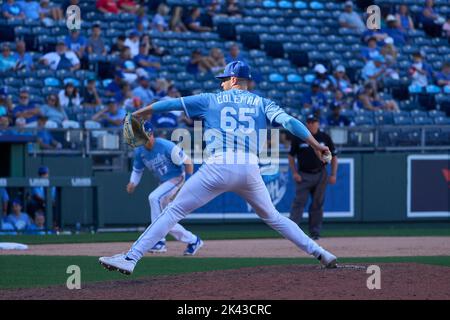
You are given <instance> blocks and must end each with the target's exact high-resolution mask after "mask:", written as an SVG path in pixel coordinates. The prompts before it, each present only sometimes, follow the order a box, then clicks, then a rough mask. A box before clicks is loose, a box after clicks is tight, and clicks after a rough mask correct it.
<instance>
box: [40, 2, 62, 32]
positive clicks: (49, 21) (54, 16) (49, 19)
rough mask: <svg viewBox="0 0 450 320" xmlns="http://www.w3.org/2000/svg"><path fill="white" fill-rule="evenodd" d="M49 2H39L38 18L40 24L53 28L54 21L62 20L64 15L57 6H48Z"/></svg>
mask: <svg viewBox="0 0 450 320" xmlns="http://www.w3.org/2000/svg"><path fill="white" fill-rule="evenodd" d="M49 3H50V1H49V0H41V3H40V7H39V17H40V19H41V21H42V23H43V24H44V25H45V26H47V27H50V26H53V25H54V21H59V20H62V19H63V17H64V15H63V12H62V10H61V8H60V7H58V6H57V5H52V6H50V5H49Z"/></svg>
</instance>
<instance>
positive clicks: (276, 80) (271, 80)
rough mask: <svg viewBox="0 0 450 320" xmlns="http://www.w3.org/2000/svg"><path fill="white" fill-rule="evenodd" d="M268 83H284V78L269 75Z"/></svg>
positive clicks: (273, 74) (279, 75) (278, 75)
mask: <svg viewBox="0 0 450 320" xmlns="http://www.w3.org/2000/svg"><path fill="white" fill-rule="evenodd" d="M269 81H270V82H282V81H284V77H283V75H281V74H279V73H271V74H270V75H269Z"/></svg>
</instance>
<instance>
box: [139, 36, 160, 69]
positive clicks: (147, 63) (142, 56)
mask: <svg viewBox="0 0 450 320" xmlns="http://www.w3.org/2000/svg"><path fill="white" fill-rule="evenodd" d="M148 51H149V50H148V45H147V44H145V43H141V45H140V46H139V54H138V55H137V56H135V57H134V59H133V61H134V63H135V64H136V66H137V67H139V68H142V69H144V70H145V71H146V72H147V73H148V74H149V75H156V74H157V73H158V70H159V69H160V68H161V64H160V63H159V59H157V58H156V57H153V56H150V55H148V53H147V52H148Z"/></svg>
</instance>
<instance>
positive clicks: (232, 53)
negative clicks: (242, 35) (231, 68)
mask: <svg viewBox="0 0 450 320" xmlns="http://www.w3.org/2000/svg"><path fill="white" fill-rule="evenodd" d="M233 61H242V62H245V61H246V59H245V58H244V56H242V55H241V50H240V49H239V46H238V45H237V44H236V43H234V44H232V45H231V46H230V49H229V50H228V54H227V55H226V56H225V62H226V63H230V62H233Z"/></svg>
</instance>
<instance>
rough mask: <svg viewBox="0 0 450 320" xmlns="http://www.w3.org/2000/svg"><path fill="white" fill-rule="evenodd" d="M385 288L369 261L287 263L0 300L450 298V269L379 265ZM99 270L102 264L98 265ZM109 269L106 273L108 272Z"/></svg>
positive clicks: (12, 294) (28, 292)
mask: <svg viewBox="0 0 450 320" xmlns="http://www.w3.org/2000/svg"><path fill="white" fill-rule="evenodd" d="M379 266H380V268H381V289H379V290H376V289H375V290H369V289H368V288H367V278H368V277H369V276H370V275H369V274H367V273H366V269H367V265H362V264H358V265H340V266H339V267H338V268H337V269H332V270H327V269H322V268H321V267H320V266H318V265H314V266H312V265H288V266H266V267H256V268H242V269H235V270H224V271H211V272H197V273H190V274H184V275H175V276H159V277H151V278H141V279H133V277H132V276H131V277H129V278H126V277H125V276H124V280H123V281H108V282H98V283H91V284H86V285H84V286H82V289H81V290H68V289H67V288H65V287H47V288H37V289H17V290H3V291H2V292H1V293H0V298H1V299H25V300H29V299H133V300H139V299H164V300H167V299H183V300H185V299H186V300H187V299H215V300H220V299H223V300H228V299H243V300H251V299H261V300H264V299H291V300H302V299H311V300H320V299H446V300H448V299H450V286H449V283H450V272H449V271H450V270H449V268H447V267H441V266H431V265H422V264H405V263H397V264H379ZM99 268H100V266H99ZM105 272H107V271H105Z"/></svg>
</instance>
